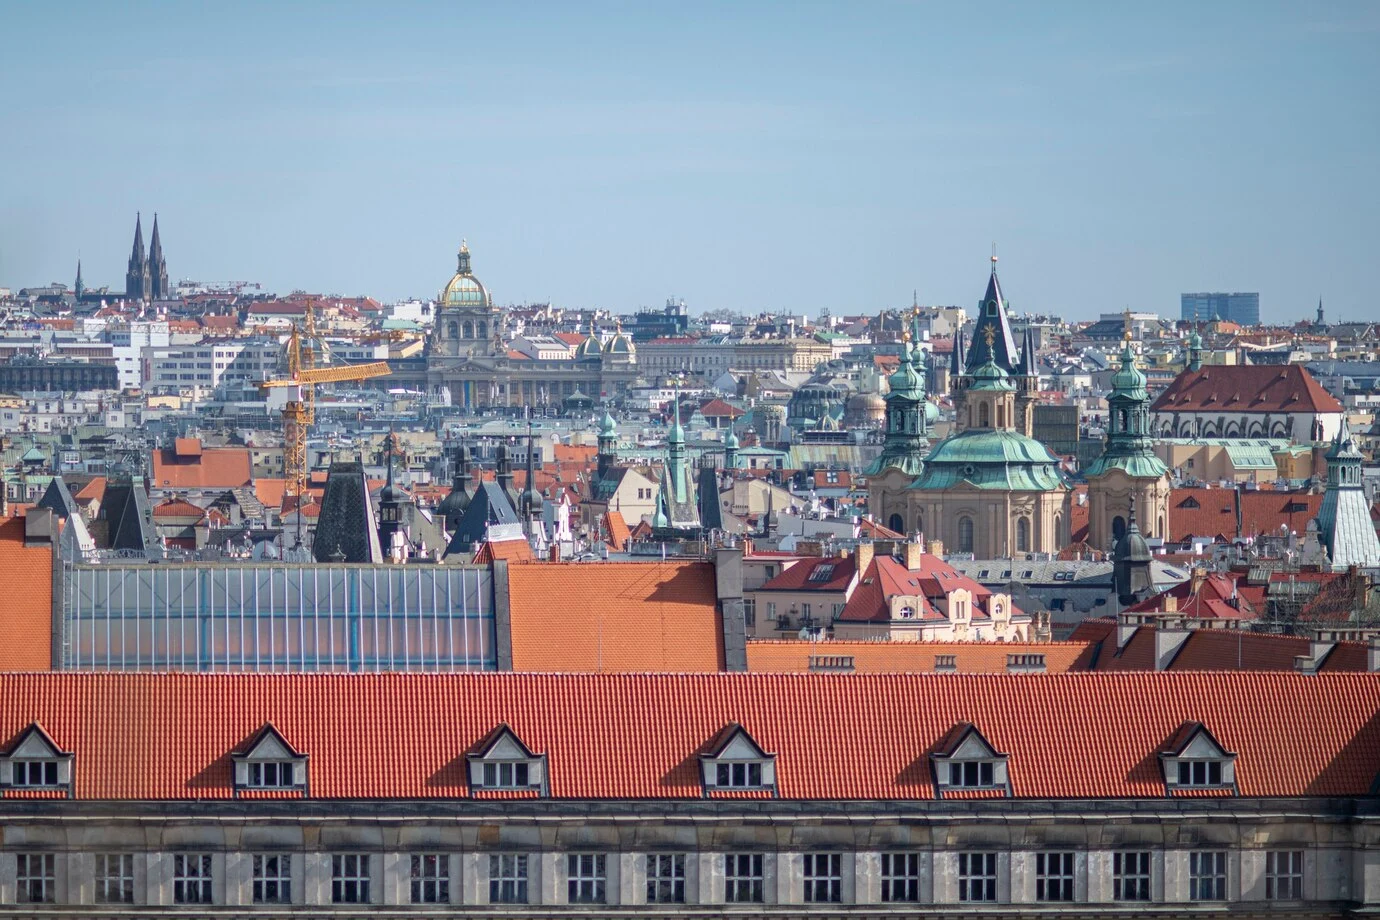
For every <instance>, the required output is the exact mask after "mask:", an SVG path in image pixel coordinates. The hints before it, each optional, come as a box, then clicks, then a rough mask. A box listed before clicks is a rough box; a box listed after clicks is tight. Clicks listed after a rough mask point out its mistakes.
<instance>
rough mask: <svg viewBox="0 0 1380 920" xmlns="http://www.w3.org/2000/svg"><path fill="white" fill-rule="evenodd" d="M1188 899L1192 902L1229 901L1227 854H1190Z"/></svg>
mask: <svg viewBox="0 0 1380 920" xmlns="http://www.w3.org/2000/svg"><path fill="white" fill-rule="evenodd" d="M1188 897H1189V900H1191V901H1225V900H1226V899H1227V854H1226V853H1223V852H1221V851H1220V850H1206V851H1203V852H1198V853H1189V854H1188Z"/></svg>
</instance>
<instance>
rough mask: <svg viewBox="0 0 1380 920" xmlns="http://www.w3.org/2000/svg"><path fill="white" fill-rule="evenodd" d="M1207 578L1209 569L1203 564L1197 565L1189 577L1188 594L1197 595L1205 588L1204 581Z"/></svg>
mask: <svg viewBox="0 0 1380 920" xmlns="http://www.w3.org/2000/svg"><path fill="white" fill-rule="evenodd" d="M1206 578H1207V569H1205V568H1203V567H1202V566H1201V565H1195V566H1194V567H1193V572H1192V574H1191V575H1189V578H1188V594H1189V596H1190V597H1197V596H1198V592H1199V591H1202V590H1203V581H1204V580H1205V579H1206Z"/></svg>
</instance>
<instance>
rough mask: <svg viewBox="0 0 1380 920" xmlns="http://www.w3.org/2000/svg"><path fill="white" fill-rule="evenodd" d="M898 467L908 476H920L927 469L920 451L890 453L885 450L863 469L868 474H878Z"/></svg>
mask: <svg viewBox="0 0 1380 920" xmlns="http://www.w3.org/2000/svg"><path fill="white" fill-rule="evenodd" d="M891 469H896V470H900V471H901V472H903V473H905V474H906V475H907V476H919V475H920V473H921V472H923V471H924V469H925V460H924V458H923V457H921V456H920V454H919V453H918V452H906V453H903V454H895V455H888V454H887V453H886V452H885V451H883V452H882V453H881V454H879V455H878V457H877V459H876V460H873V461H872V462H871V463H869V464H868V465H867V469H865V470H863V474H864V475H866V476H877V475H879V474H881V473H884V472H886V471H887V470H891Z"/></svg>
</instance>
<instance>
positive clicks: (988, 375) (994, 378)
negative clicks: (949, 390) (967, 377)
mask: <svg viewBox="0 0 1380 920" xmlns="http://www.w3.org/2000/svg"><path fill="white" fill-rule="evenodd" d="M969 389H971V390H1014V389H1016V385H1015V384H1014V383H1012V382H1011V375H1010V374H1008V373H1007V372H1006V371H1005V370H1003V369H1002V368H1000V367H998V366H997V364H996V363H995V362H994V361H993V360H992V359H991V358H990V357H989V358H988V359H987V361H986V362H985V363H984V364H983V365H982V366H981V367H979V368H978V369H977V370H975V371H973V384H972V386H971V387H969Z"/></svg>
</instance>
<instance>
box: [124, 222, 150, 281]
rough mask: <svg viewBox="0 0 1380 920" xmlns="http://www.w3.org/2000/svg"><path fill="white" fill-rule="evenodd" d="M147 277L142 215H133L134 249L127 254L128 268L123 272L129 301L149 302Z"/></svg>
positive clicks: (147, 264)
mask: <svg viewBox="0 0 1380 920" xmlns="http://www.w3.org/2000/svg"><path fill="white" fill-rule="evenodd" d="M152 288H153V283H152V279H150V277H149V261H148V257H147V256H146V255H145V254H144V227H143V220H142V215H140V214H138V213H137V212H136V213H135V215H134V247H133V248H132V249H131V250H130V253H129V267H128V268H127V269H126V270H125V296H126V297H128V298H129V299H130V300H149V299H150V298H151V297H152V295H153V290H152Z"/></svg>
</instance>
